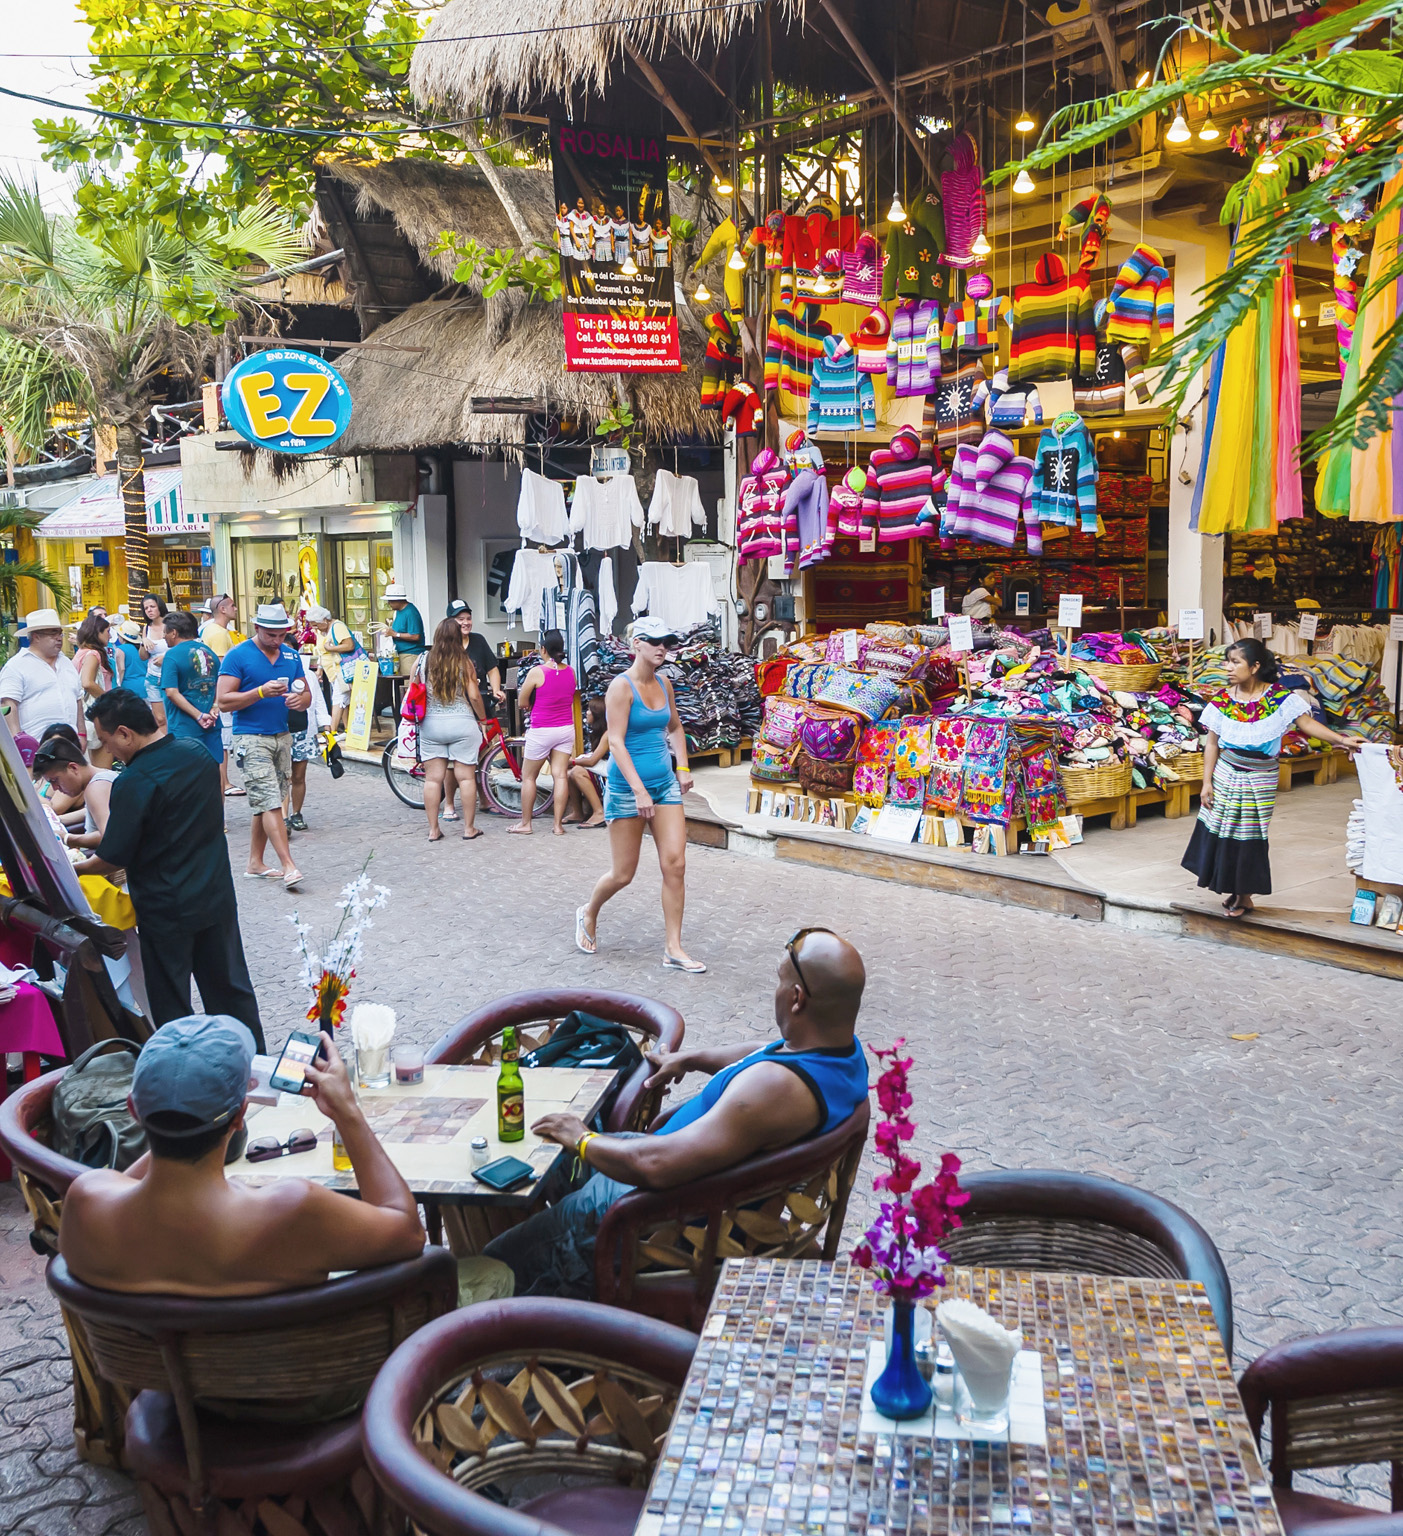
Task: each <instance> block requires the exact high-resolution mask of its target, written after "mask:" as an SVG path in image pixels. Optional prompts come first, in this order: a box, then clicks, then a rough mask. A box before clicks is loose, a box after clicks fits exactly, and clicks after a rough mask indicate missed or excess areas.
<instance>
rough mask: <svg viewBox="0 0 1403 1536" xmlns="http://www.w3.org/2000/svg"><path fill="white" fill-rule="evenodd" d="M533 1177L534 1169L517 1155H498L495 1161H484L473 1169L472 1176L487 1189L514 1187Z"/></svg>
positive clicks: (534, 1174)
mask: <svg viewBox="0 0 1403 1536" xmlns="http://www.w3.org/2000/svg"><path fill="white" fill-rule="evenodd" d="M535 1177H536V1170H535V1169H534V1168H533V1167H532V1166H531V1164H530V1163H524V1162H522V1160H521V1159H520V1158H519V1157H499V1158H498V1159H497V1161H496V1162H495V1163H484V1164H483V1165H482V1167H481V1168H474V1169H473V1178H475V1179H476V1180H477V1181H478V1183H480V1184H485V1185H486V1186H487V1187H488V1189H497V1190H503V1189H514V1188H515V1187H516V1185H518V1184H523V1183H525V1182H526V1180H527V1179H534V1178H535Z"/></svg>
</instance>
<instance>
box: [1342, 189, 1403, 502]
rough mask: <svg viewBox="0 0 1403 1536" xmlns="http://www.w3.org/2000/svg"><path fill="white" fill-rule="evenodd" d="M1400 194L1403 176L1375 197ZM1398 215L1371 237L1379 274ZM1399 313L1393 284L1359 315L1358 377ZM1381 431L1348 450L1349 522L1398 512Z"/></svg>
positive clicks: (1390, 251)
mask: <svg viewBox="0 0 1403 1536" xmlns="http://www.w3.org/2000/svg"><path fill="white" fill-rule="evenodd" d="M1400 191H1403V173H1400V174H1399V175H1397V176H1395V177H1393V178H1392V179H1391V180H1390V181H1389V182H1388V183H1387V184H1386V185H1385V186H1384V189H1383V191H1382V193H1380V195H1379V201H1380V202H1381V203H1383V204H1387V203H1388V202H1389V201H1391V200H1392V199H1393V198H1395V197H1397V196H1398V194H1399V192H1400ZM1400 212H1403V210H1399V209H1397V208H1395V209H1393V210H1392V211H1391V212H1390V213H1388V214H1386V215H1385V216H1384V217H1383V218H1382V219H1381V220H1380V221H1379V224H1378V227H1377V229H1376V231H1375V234H1374V249H1373V252H1372V254H1371V255H1370V258H1369V269H1370V271H1371V272H1382V271H1384V270H1385V268H1386V267H1387V266H1388V265H1389V264H1390V263H1391V262H1392V261H1393V260H1394V257H1395V256H1396V255H1397V253H1398V237H1399V223H1400ZM1397 315H1398V295H1397V285H1396V284H1392V283H1391V284H1389V286H1388V287H1386V288H1384V289H1383V290H1382V291H1381V292H1379V293H1376V294H1375V295H1374V297H1373V298H1372V299H1370V300H1369V302H1368V303H1367V304H1365V305H1364V307H1363V311H1362V313H1361V314H1360V316H1359V323H1358V326H1357V327H1356V329H1355V333H1354V337H1355V352H1356V353H1357V355H1358V358H1359V377H1360V378H1363V377H1364V375H1365V374H1366V373H1367V372H1368V371H1369V369H1370V367H1371V366H1372V365H1373V362H1374V359H1375V358H1376V357H1377V356H1378V351H1379V337H1380V336H1381V335H1382V334H1383V333H1384V331H1386V330H1387V329H1388V327H1389V326H1390V325H1392V324H1393V322H1394V320H1395V319H1396V318H1397ZM1347 408H1348V409H1353V400H1350V401H1349V402H1348V403H1347V402H1345V401H1344V400H1341V402H1340V409H1341V410H1342V411H1343V410H1345V409H1347ZM1396 430H1397V429H1396V428H1395V427H1393V426H1390V427H1389V429H1388V430H1387V431H1385V432H1380V433H1377V434H1376V435H1375V436H1374V437H1372V438H1370V439H1369V441H1368V443H1367V444H1366V445H1365V446H1364V447H1363V448H1355V449H1354V450H1352V453H1351V457H1350V468H1349V520H1350V522H1352V523H1393V522H1398V521H1399V520H1400V517H1403V514H1400V513H1396V512H1395V511H1394V505H1395V503H1394V483H1393V451H1392V450H1393V434H1394V432H1395V431H1396Z"/></svg>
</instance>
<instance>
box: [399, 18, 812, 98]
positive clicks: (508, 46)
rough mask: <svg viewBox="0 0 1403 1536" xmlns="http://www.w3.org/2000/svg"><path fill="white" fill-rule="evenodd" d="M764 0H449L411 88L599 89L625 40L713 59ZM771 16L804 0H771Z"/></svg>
mask: <svg viewBox="0 0 1403 1536" xmlns="http://www.w3.org/2000/svg"><path fill="white" fill-rule="evenodd" d="M767 3H768V0H715V3H713V4H710V5H700V6H692V5H678V6H677V7H675V8H669V7H668V6H665V5H659V4H658V0H548V3H547V0H448V3H447V4H446V5H445V6H444V7H443V9H442V10H441V11H439V13H438V15H437V16H436V17H435V18H434V20H433V22H432V23H431V24H430V26H429V28H428V30H427V31H426V32H425V34H424V37H423V39H422V41H421V42H420V43H419V45H418V46H417V47H416V48H415V50H414V58H413V61H412V63H411V64H410V68H409V88H410V90H411V91H413V93H414V95H415V96H416V97H418V99H419V100H420V101H422V102H427V103H454V104H457V105H463V104H465V103H468V102H471V103H473V104H474V106H475V107H481V106H501V105H503V104H506V103H509V102H517V103H521V102H524V101H525V100H527V99H528V98H531V97H534V96H537V95H546V96H556V97H563V96H568V95H569V94H570V93H571V92H572V91H574V90H576V89H580V90H584V91H585V92H587V93H589V94H593V95H602V94H603V91H604V87H605V85H606V83H607V82H608V80H609V76H610V73H611V71H612V69H613V68H614V66H615V64H616V63H617V61H618V59H619V57H620V55H621V54H622V53H623V51H624V46H625V44H626V43H627V44H630V45H632V46H633V47H634V48H636V49H637V50H638V51H639V52H640V53H641V54H643V55H644V57H646V58H649V59H656V58H657V57H659V56H660V55H661V54H663V53H665V52H667V51H669V50H670V49H673V48H681V49H684V50H686V51H687V52H688V53H689V54H690V55H691V57H693V58H699V59H702V60H710V59H712V58H714V57H715V55H716V52H717V50H718V49H719V48H720V47H721V46H722V45H723V44H724V43H725V42H726V41H727V40H729V39H730V38H731V37H733V36H734V35H735V33H736V31H737V30H738V29H739V28H740V27H741V26H742V25H744V24H747V23H753V22H754V20H755V18H756V16H757V15H758V14H759V13H760V12H761V11H763V10H764V9H765V8H766V4H767ZM773 10H774V12H775V13H776V19H777V20H780V19H783V20H784V21H791V20H794V19H801V18H802V17H803V15H804V10H805V0H776V3H775V5H774V6H773Z"/></svg>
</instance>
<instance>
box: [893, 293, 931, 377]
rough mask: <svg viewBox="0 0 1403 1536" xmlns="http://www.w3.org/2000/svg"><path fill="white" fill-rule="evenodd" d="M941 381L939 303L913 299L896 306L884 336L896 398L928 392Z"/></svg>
mask: <svg viewBox="0 0 1403 1536" xmlns="http://www.w3.org/2000/svg"><path fill="white" fill-rule="evenodd" d="M939 382H940V305H939V304H937V303H936V302H935V301H934V300H933V299H913V300H909V301H908V302H906V303H904V304H898V305H897V306H896V312H895V313H894V314H893V315H892V322H891V335H890V336H889V337H888V338H887V383H888V384H889V385H890V386H891V387H892V389H893V390H895V392H896V394H897V397H898V398H905V397H908V396H911V395H928V394H930V392H931V391H932V390H933V389H934V388H935V386H936V385H937V384H938V383H939Z"/></svg>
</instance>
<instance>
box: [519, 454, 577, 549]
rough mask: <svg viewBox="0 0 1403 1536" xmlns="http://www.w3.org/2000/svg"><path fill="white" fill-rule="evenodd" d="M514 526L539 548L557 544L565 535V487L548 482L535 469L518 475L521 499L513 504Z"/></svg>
mask: <svg viewBox="0 0 1403 1536" xmlns="http://www.w3.org/2000/svg"><path fill="white" fill-rule="evenodd" d="M516 526H517V527H518V528H519V529H520V530H521V536H522V538H524V539H530V540H531V541H533V542H534V543H538V544H560V543H562V542H564V540H565V537H566V532H567V520H566V516H565V487H564V486H563V485H561V484H560V482H559V481H558V480H547V479H546V477H545V476H544V475H538V474H537V473H536V472H535V470H534V469H524V470H522V472H521V495H520V496H518V497H517V501H516Z"/></svg>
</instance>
